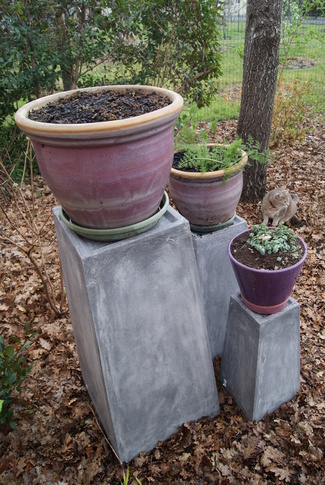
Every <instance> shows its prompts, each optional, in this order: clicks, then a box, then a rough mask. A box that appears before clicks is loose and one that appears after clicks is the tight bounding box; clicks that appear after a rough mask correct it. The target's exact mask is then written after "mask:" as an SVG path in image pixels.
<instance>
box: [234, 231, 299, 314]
mask: <svg viewBox="0 0 325 485" xmlns="http://www.w3.org/2000/svg"><path fill="white" fill-rule="evenodd" d="M228 255H229V258H230V261H231V264H232V267H233V270H234V273H235V276H236V279H237V282H238V285H239V288H240V292H241V296H242V299H243V301H244V303H245V305H246V306H247V307H248V308H249V309H250V310H252V311H254V312H256V313H260V314H267V315H270V314H273V313H277V312H279V311H281V310H282V309H283V308H284V307H285V306H286V304H287V302H288V300H289V298H290V295H291V293H292V290H293V287H294V285H295V282H296V280H297V278H298V276H299V273H300V270H301V268H302V265H303V263H304V261H305V259H306V257H307V246H306V244H305V242H304V241H303V240H302V239H301V238H300V237H299V236H297V235H296V234H295V233H294V232H293V231H292V230H291V229H289V228H288V227H287V226H285V225H284V224H283V223H282V222H280V224H279V226H278V227H267V226H266V225H265V224H261V225H255V226H253V227H252V228H251V229H248V230H246V231H243V232H242V233H240V234H237V235H236V236H235V237H234V238H233V239H232V240H231V241H230V243H229V246H228Z"/></svg>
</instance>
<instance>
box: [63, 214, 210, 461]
mask: <svg viewBox="0 0 325 485" xmlns="http://www.w3.org/2000/svg"><path fill="white" fill-rule="evenodd" d="M58 214H59V211H58V208H56V209H54V221H55V227H56V232H57V238H58V244H59V251H60V258H61V262H62V268H63V276H64V281H65V285H66V290H67V296H68V302H69V309H70V314H71V320H72V324H73V330H74V335H75V339H76V344H77V351H78V356H79V360H80V365H81V370H82V374H83V379H84V382H85V384H86V386H87V389H88V392H89V395H90V397H91V399H92V401H93V403H94V406H95V408H96V411H97V414H98V416H99V418H100V421H101V423H102V425H103V428H104V430H105V432H106V434H107V436H108V438H109V440H110V442H111V444H112V446H113V447H114V449H115V451H116V453H117V454H118V456H119V458H120V459H121V460H122V461H129V460H131V459H132V458H133V457H135V456H137V455H138V454H139V453H140V452H141V451H149V450H150V449H152V448H153V447H154V446H155V445H156V444H157V442H158V440H165V439H167V438H169V437H170V436H171V434H173V433H174V432H176V431H177V430H178V427H179V426H180V425H181V424H183V423H185V422H187V421H190V420H196V419H199V418H201V417H203V416H211V417H212V416H216V415H217V414H218V413H219V402H218V394H217V388H216V383H215V376H214V371H213V365H212V358H211V351H210V346H209V340H208V333H207V329H206V324H205V319H204V312H203V306H202V299H201V292H200V288H199V279H198V274H197V268H196V262H195V255H194V250H193V245H192V237H191V233H190V228H189V224H188V222H187V221H186V220H185V219H184V218H183V217H182V216H181V215H180V214H178V213H177V212H176V211H174V210H173V209H172V208H169V209H168V211H167V212H166V214H165V215H164V216H163V217H162V218H161V219H160V221H159V223H158V224H157V225H156V226H155V227H154V228H152V229H151V230H150V231H148V232H146V233H144V234H141V235H138V236H136V237H132V238H130V239H126V240H124V241H119V242H114V243H101V242H93V241H89V240H87V239H83V238H81V237H79V236H78V235H76V234H75V233H74V232H72V231H70V230H69V229H68V228H67V227H66V226H65V225H64V224H63V223H62V222H61V221H60V219H59V215H58Z"/></svg>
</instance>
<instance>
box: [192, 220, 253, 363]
mask: <svg viewBox="0 0 325 485" xmlns="http://www.w3.org/2000/svg"><path fill="white" fill-rule="evenodd" d="M246 229H247V223H246V221H245V220H244V219H242V218H241V217H239V216H236V217H235V219H234V221H233V223H232V224H231V225H229V226H228V227H225V228H223V229H220V230H219V231H215V232H211V233H208V234H197V233H194V232H192V238H193V245H194V251H195V256H196V261H197V267H198V272H199V278H200V286H201V290H202V297H203V302H204V310H205V317H206V323H207V328H208V334H209V341H210V346H211V353H212V357H213V359H214V358H215V357H216V356H217V355H221V354H222V352H223V346H224V341H225V335H226V325H227V318H228V309H229V301H230V297H231V295H232V294H234V293H236V292H237V291H238V284H237V280H236V277H235V274H234V272H233V269H232V267H231V263H230V260H229V257H228V253H227V248H228V244H229V242H230V241H231V239H232V238H233V237H235V236H236V235H237V234H238V233H239V232H241V231H245V230H246Z"/></svg>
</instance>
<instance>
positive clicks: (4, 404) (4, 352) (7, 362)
mask: <svg viewBox="0 0 325 485" xmlns="http://www.w3.org/2000/svg"><path fill="white" fill-rule="evenodd" d="M29 331H30V324H29V323H27V324H26V336H27V335H28V334H29ZM35 335H36V334H35V333H33V334H31V335H30V337H31V338H33V337H34V336H35ZM11 340H12V341H13V345H6V344H5V340H4V337H3V336H2V335H0V425H3V424H5V423H8V424H9V425H10V427H11V428H12V429H16V427H17V425H16V423H15V422H14V421H13V410H12V408H11V407H10V405H11V403H12V401H13V398H12V393H13V392H14V391H16V392H20V391H21V383H22V382H23V380H24V379H25V378H26V376H27V375H28V374H29V372H30V371H31V369H32V366H33V364H32V363H31V364H28V363H27V359H28V356H27V355H24V351H25V349H26V348H27V347H29V345H31V343H32V342H31V341H30V340H26V341H25V342H24V343H22V344H21V342H20V340H19V339H18V338H16V337H13V338H12V339H11Z"/></svg>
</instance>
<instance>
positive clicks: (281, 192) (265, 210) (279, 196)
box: [262, 187, 299, 227]
mask: <svg viewBox="0 0 325 485" xmlns="http://www.w3.org/2000/svg"><path fill="white" fill-rule="evenodd" d="M298 202H299V197H297V196H296V195H295V194H290V192H289V190H288V189H286V188H285V187H282V188H279V189H273V190H271V191H270V192H268V193H267V194H266V195H265V197H264V199H263V200H262V214H263V222H264V224H266V225H267V224H268V222H269V219H272V225H273V226H274V227H276V226H277V225H278V223H279V222H287V221H289V220H290V219H291V218H292V217H293V216H294V215H295V213H296V211H297V203H298Z"/></svg>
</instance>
